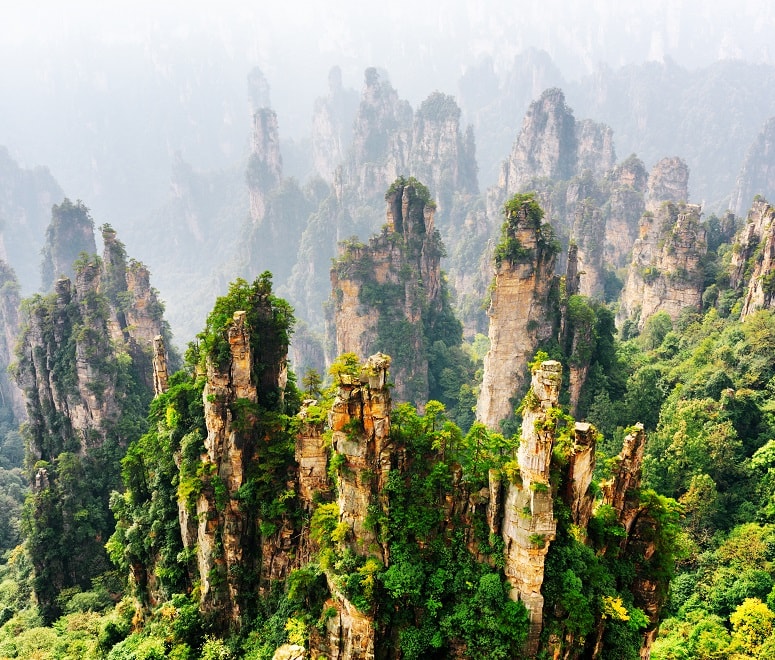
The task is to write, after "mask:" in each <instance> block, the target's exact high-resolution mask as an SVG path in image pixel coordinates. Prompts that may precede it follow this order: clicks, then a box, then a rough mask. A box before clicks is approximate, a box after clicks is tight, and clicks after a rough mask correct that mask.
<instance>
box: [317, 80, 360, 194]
mask: <svg viewBox="0 0 775 660" xmlns="http://www.w3.org/2000/svg"><path fill="white" fill-rule="evenodd" d="M357 108H358V95H357V94H356V92H354V91H353V90H350V89H345V88H344V87H342V70H341V69H340V68H339V67H338V66H335V67H333V68H332V69H331V71H329V73H328V94H326V96H323V97H320V98H318V99H316V100H315V106H314V108H313V110H312V166H313V168H314V170H315V172H316V173H317V174H318V176H320V177H322V178H323V179H324V180H325V181H327V182H329V183H331V182H332V181H333V180H334V173H335V172H336V168H337V167H339V166H340V165H341V164H342V162H343V160H344V158H345V155H346V154H347V151H348V149H349V147H350V143H351V142H352V134H353V120H354V119H355V112H356V110H357Z"/></svg>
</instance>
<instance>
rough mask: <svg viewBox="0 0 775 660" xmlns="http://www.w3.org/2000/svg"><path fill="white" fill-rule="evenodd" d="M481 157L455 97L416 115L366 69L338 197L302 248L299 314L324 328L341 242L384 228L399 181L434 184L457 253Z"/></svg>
mask: <svg viewBox="0 0 775 660" xmlns="http://www.w3.org/2000/svg"><path fill="white" fill-rule="evenodd" d="M474 151H475V145H474V140H473V133H472V132H471V131H468V132H466V131H465V130H463V128H462V127H461V125H460V109H459V108H458V106H457V104H456V103H455V101H454V99H453V98H452V97H449V96H445V95H443V94H439V93H435V94H432V95H431V96H430V97H429V98H428V99H427V100H426V101H425V102H423V104H422V105H421V106H420V108H419V109H418V110H417V112H413V111H412V108H411V106H410V105H409V103H408V102H407V101H405V100H402V99H401V98H400V97H399V95H398V93H397V92H396V90H395V89H394V88H393V87H392V86H391V84H390V82H389V81H388V80H386V79H384V78H383V77H382V76H381V75H380V74H379V73H378V72H377V70H376V69H373V68H370V69H367V70H366V73H365V82H364V87H363V91H362V94H361V101H360V105H359V107H358V112H357V114H356V117H355V121H354V127H353V136H352V145H351V147H350V149H349V151H348V153H347V155H346V158H345V159H344V161H343V164H342V166H341V167H340V168H338V169H337V170H336V172H335V174H334V177H333V185H332V188H333V192H332V194H331V195H330V196H329V197H328V198H326V199H325V200H324V201H322V203H320V202H318V205H317V211H314V212H312V214H311V215H309V222H308V223H307V225H306V228H305V229H304V230H303V232H301V238H300V240H299V242H298V246H299V247H298V252H297V253H296V260H295V265H294V267H293V274H292V276H291V278H290V282H289V284H290V287H289V288H290V292H291V293H290V297H291V300H292V302H293V304H294V306H295V308H296V309H297V310H298V311H299V315H300V316H302V317H303V318H305V319H306V320H307V321H308V322H309V323H310V324H311V325H312V326H313V328H314V329H320V327H321V325H322V323H321V321H322V317H321V309H322V304H323V302H324V300H323V299H322V298H321V297H320V294H321V291H323V290H324V289H325V279H326V277H327V274H328V270H329V268H330V259H331V258H332V257H334V256H335V255H336V252H337V244H338V242H341V241H342V240H345V239H348V238H350V237H352V236H359V237H361V238H362V239H363V237H365V236H368V235H371V234H372V233H373V232H375V231H377V230H378V229H379V225H380V221H379V218H380V217H382V210H381V209H382V205H383V198H384V192H385V190H386V189H387V188H388V187H389V186H390V185H391V183H392V182H393V181H394V180H395V179H396V178H398V177H414V178H418V179H421V180H422V181H423V182H424V183H425V184H426V185H427V186H428V188H429V189H430V194H431V196H433V198H434V199H435V200H436V201H437V202H438V208H437V215H436V225H437V227H438V228H439V230H440V232H441V233H442V237H443V238H444V239H445V240H450V243H449V245H450V246H451V248H452V249H454V246H453V243H455V242H456V241H458V240H460V230H461V228H462V226H463V224H464V222H465V220H466V218H467V216H468V213H469V211H470V210H471V207H472V206H473V205H474V204H475V201H476V195H475V192H476V190H477V189H478V184H477V176H476V162H475V158H474ZM453 227H454V229H453ZM485 242H486V238H485Z"/></svg>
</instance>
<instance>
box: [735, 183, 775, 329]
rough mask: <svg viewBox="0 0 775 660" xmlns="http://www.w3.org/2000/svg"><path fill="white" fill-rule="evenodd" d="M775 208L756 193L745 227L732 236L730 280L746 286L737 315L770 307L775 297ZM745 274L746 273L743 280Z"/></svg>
mask: <svg viewBox="0 0 775 660" xmlns="http://www.w3.org/2000/svg"><path fill="white" fill-rule="evenodd" d="M773 221H775V209H773V207H772V206H771V205H770V204H769V203H768V202H767V201H766V200H764V199H763V198H761V197H757V198H756V199H755V200H754V202H753V206H752V207H751V210H750V211H749V212H748V217H747V219H746V224H745V227H743V229H742V230H741V231H740V233H739V234H738V236H737V237H736V239H735V245H736V246H737V247H738V248H739V249H737V250H733V252H732V263H731V266H730V272H731V277H730V284H731V286H732V287H733V288H736V289H742V288H744V287H745V297H744V298H743V307H742V309H741V311H740V318H741V319H744V318H745V317H746V316H748V315H750V314H752V313H753V312H754V311H756V310H757V309H771V308H772V306H773V298H775V222H773ZM746 277H748V279H747V281H746Z"/></svg>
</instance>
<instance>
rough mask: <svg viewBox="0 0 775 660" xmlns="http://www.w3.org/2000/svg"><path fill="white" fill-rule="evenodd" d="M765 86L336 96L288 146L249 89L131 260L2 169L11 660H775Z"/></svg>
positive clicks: (2, 421) (23, 176)
mask: <svg viewBox="0 0 775 660" xmlns="http://www.w3.org/2000/svg"><path fill="white" fill-rule="evenodd" d="M544 55H545V54H544ZM773 75H775V73H773V71H772V70H771V68H769V67H762V68H756V67H749V66H748V65H744V64H742V63H740V64H739V65H738V64H731V63H726V64H723V65H722V64H717V65H714V66H712V67H709V68H707V69H703V70H699V71H695V72H688V71H685V70H683V69H681V68H680V67H678V66H677V65H675V64H674V63H672V62H669V61H668V62H664V63H662V64H660V65H654V66H645V65H644V66H643V67H637V66H629V67H625V68H623V69H620V70H617V71H615V72H614V71H609V70H603V71H601V72H600V73H599V74H597V75H596V77H594V79H593V78H592V77H588V78H584V79H582V80H581V81H577V82H575V83H573V82H568V83H567V84H566V81H564V80H563V79H562V76H561V75H560V74H559V72H558V71H556V70H555V69H554V68H553V65H551V61H550V60H548V59H547V57H544V56H543V55H541V54H539V53H536V52H530V53H528V54H525V55H524V56H523V58H521V59H519V58H518V59H517V60H515V61H514V63H513V64H511V65H510V66H509V67H508V71H507V72H506V73H505V74H504V72H503V71H499V72H498V74H497V75H496V72H495V69H493V62H492V60H490V59H483V60H482V61H481V62H480V63H479V64H478V65H476V66H472V67H470V68H469V69H468V70H467V72H466V74H465V75H464V76H463V77H462V78H461V81H460V88H461V89H460V91H461V95H460V105H458V100H457V99H456V98H455V97H453V96H451V95H448V94H445V93H442V92H439V91H435V92H433V93H431V94H429V95H428V96H427V97H426V98H425V99H424V100H423V101H422V102H420V103H418V104H416V105H415V107H412V105H410V103H409V101H407V100H406V99H404V98H402V97H401V96H400V95H399V93H398V91H397V90H396V89H395V88H394V87H393V85H392V84H391V82H390V80H389V78H388V76H387V73H386V72H385V71H384V70H382V69H378V68H376V67H369V68H367V69H366V70H365V71H364V72H363V87H362V90H361V92H360V94H358V93H356V92H355V91H354V90H352V89H349V88H347V87H346V86H345V85H344V84H343V82H342V72H341V70H339V69H338V68H334V69H332V70H331V72H330V73H329V77H328V90H327V92H326V93H325V94H323V95H321V96H320V97H319V98H318V99H317V100H316V101H315V104H314V109H313V116H312V133H311V136H310V137H309V138H308V139H306V141H304V140H301V141H299V142H297V143H289V142H288V141H285V140H281V139H280V136H281V128H282V127H283V124H282V117H278V114H277V113H276V112H275V110H274V109H273V108H272V107H271V104H270V99H269V84H268V81H267V79H266V78H265V77H264V74H263V73H262V71H260V70H259V69H257V68H256V69H253V70H252V71H251V72H250V74H249V76H248V92H249V94H248V96H249V100H250V106H251V108H250V109H251V122H250V125H249V126H245V127H243V130H242V133H243V134H247V135H248V136H249V149H247V151H246V153H243V154H241V155H240V156H239V157H237V158H234V159H233V161H232V162H231V163H230V164H228V165H224V166H223V167H222V168H221V169H218V170H212V171H205V170H197V169H195V168H193V167H192V166H191V165H190V164H189V163H188V162H187V161H186V160H185V159H184V158H183V156H182V155H181V154H180V153H176V154H175V156H174V158H173V162H172V164H171V186H170V191H169V193H168V196H167V197H166V201H165V198H164V196H163V195H157V196H156V197H155V198H154V199H155V200H156V201H155V202H154V203H156V204H157V206H156V208H155V209H151V208H150V206H149V204H150V202H148V200H143V201H142V204H140V203H138V205H139V206H142V205H145V206H146V207H147V208H144V210H143V213H144V217H143V219H142V221H140V222H138V223H136V224H133V225H132V226H129V227H126V228H125V227H123V226H120V223H116V226H117V228H118V229H117V228H114V226H113V225H112V224H110V223H108V222H107V221H106V218H99V221H100V224H99V225H97V223H95V219H94V218H93V217H92V211H91V210H90V209H89V206H88V205H87V202H85V201H83V200H80V199H75V200H71V199H70V198H68V197H67V196H65V194H64V192H63V190H62V189H61V188H60V187H59V185H58V184H57V182H56V181H55V180H54V178H53V176H51V174H50V173H49V172H48V171H47V170H45V169H42V168H35V169H28V168H26V167H24V166H23V165H19V164H18V163H16V162H15V161H14V159H13V158H12V156H11V154H10V153H9V152H7V151H5V150H0V193H2V194H0V367H2V370H0V504H1V506H0V660H2V659H4V658H20V659H30V660H31V659H33V658H34V659H49V658H50V659H69V658H84V659H91V658H93V659H107V660H152V659H157V658H176V659H178V660H185V659H194V658H204V659H221V660H228V659H237V658H249V659H266V660H303V659H307V658H310V659H324V658H325V659H328V660H355V659H363V660H377V659H379V660H382V659H385V660H387V659H406V660H410V659H426V658H481V659H492V660H495V659H500V658H538V659H548V658H553V659H559V658H562V659H563V660H565V659H567V660H571V659H583V658H589V659H606V660H607V659H611V660H613V659H616V660H630V659H631V660H639V659H643V660H647V659H648V658H652V659H654V660H690V659H694V658H698V659H703V660H711V659H714V660H721V659H726V658H729V659H734V660H764V659H769V658H772V657H775V207H773V206H771V205H770V203H769V202H768V201H767V199H766V198H765V197H766V195H771V194H775V189H770V186H772V185H773V180H772V176H771V174H770V173H771V171H775V169H773V166H772V164H771V162H770V161H771V150H770V149H769V144H770V142H771V135H770V134H771V130H772V126H774V125H775V124H773V120H772V119H770V120H769V121H767V116H768V114H769V115H771V114H773V113H775V104H773V101H772V99H771V98H770V97H771V89H772V86H771V85H768V84H767V81H768V80H771V78H772V76H773ZM528 79H529V80H531V81H532V85H533V86H540V87H541V88H540V89H536V90H533V93H532V95H530V94H528V93H527V92H525V91H524V90H523V88H526V87H527V86H526V84H525V81H526V80H528ZM762 80H764V82H763V83H762V82H761V81H762ZM719 81H724V85H725V86H726V87H727V88H729V89H732V90H734V92H735V93H734V94H732V96H734V98H733V99H732V100H731V101H730V104H729V108H728V107H727V106H725V105H724V104H718V103H716V104H711V103H708V104H705V105H702V104H700V103H696V102H695V101H696V95H697V94H700V92H702V91H703V90H705V89H706V88H711V89H714V90H715V89H716V88H717V87H716V85H717V84H718V83H719ZM591 82H594V84H591ZM544 83H546V84H544ZM559 84H563V87H564V88H565V89H566V90H568V97H569V98H573V99H574V102H576V103H577V107H580V108H581V109H582V110H583V111H585V112H588V113H590V114H594V115H595V116H596V118H597V119H606V120H608V121H610V122H611V123H612V124H616V131H617V132H616V134H615V132H614V130H613V129H612V127H611V126H609V125H607V124H604V123H599V122H598V121H596V120H593V119H579V118H577V116H576V114H575V113H574V110H573V109H572V108H571V107H570V106H569V105H568V103H567V102H566V96H565V92H564V91H563V90H562V89H560V88H559V87H557V86H554V85H559ZM544 87H546V88H545V89H544ZM665 90H669V91H670V94H666V95H665V96H661V95H662V94H664V93H665ZM619 96H621V97H626V98H627V104H629V105H627V104H625V105H624V106H621V107H620V106H616V107H614V105H615V104H613V102H612V98H613V97H619ZM652 97H654V98H656V97H659V99H660V103H656V105H655V102H654V101H653V98H652ZM702 98H705V97H702ZM741 99H743V100H741ZM744 99H748V101H749V102H744ZM700 105H702V107H703V109H702V111H699V110H697V107H698V106H700ZM656 106H658V109H657V110H655V107H656ZM515 107H516V108H518V109H519V114H518V115H514V108H515ZM730 108H731V109H730ZM523 110H524V113H523ZM675 117H681V118H682V119H681V120H680V121H678V120H675V119H674V118H675ZM520 118H521V120H522V123H521V128H520V127H518V126H517V124H518V123H519V122H518V120H519V119H520ZM466 122H470V123H469V124H467V123H466ZM694 125H699V126H700V127H701V128H702V130H707V131H711V129H713V130H715V131H716V132H717V133H719V134H721V133H723V136H721V137H719V139H718V141H717V144H715V146H714V145H710V143H709V142H708V141H704V142H702V143H694V142H692V141H691V139H690V138H689V137H687V136H688V135H689V132H687V133H686V135H687V136H684V135H683V133H681V131H682V128H681V127H686V126H694ZM762 125H763V128H762V129H761V132H760V133H759V135H758V136H756V135H755V133H756V130H759V128H760V127H762ZM720 126H721V127H723V128H719V127H720ZM488 127H489V128H488ZM100 130H102V129H100ZM230 131H231V129H230ZM232 132H234V131H232ZM678 133H681V136H682V137H681V140H680V141H679V140H677V138H676V139H674V138H675V136H676V135H677V134H678ZM230 134H231V132H230ZM615 135H616V138H617V140H618V144H620V145H621V144H624V145H625V146H626V147H627V148H628V149H629V148H637V149H638V150H639V154H635V153H633V154H630V155H628V156H626V157H625V158H621V157H620V156H618V155H617V151H616V148H615V147H616V145H615V141H614V136H615ZM243 137H244V135H243ZM210 139H213V140H214V139H215V138H214V137H213V136H209V137H208V140H210ZM224 139H225V138H224ZM204 142H207V141H204ZM204 142H203V144H204ZM673 144H675V145H678V147H680V149H681V150H682V151H683V156H679V155H673V154H670V155H666V154H665V153H663V152H664V151H665V149H668V148H672V145H673ZM719 145H723V147H722V146H719ZM678 147H676V148H678ZM202 148H203V149H205V146H203V147H202ZM509 148H510V151H509ZM746 149H747V150H748V152H747V155H745V152H746ZM720 150H721V151H723V153H720ZM684 156H685V158H686V160H684ZM501 159H502V160H501ZM733 161H734V162H733ZM741 161H742V162H741ZM480 168H481V171H482V174H481V180H480ZM496 170H499V174H496V173H495V172H496ZM690 173H691V177H692V178H691V182H692V183H691V185H690ZM149 176H150V175H149ZM119 178H120V177H119ZM139 180H140V179H138V181H139ZM154 181H155V183H154V185H158V183H159V181H158V180H157V179H155V180H154ZM485 186H486V189H485ZM695 190H696V191H699V192H698V193H695V194H693V195H691V196H690V191H695ZM699 196H701V197H703V198H704V199H705V200H710V201H708V202H703V203H698V202H697V199H696V198H697V197H699ZM87 201H88V200H87ZM139 206H138V208H139ZM137 212H138V213H139V211H137ZM96 215H97V214H96V213H95V216H96ZM119 235H121V240H120V239H119ZM138 236H142V237H143V243H144V244H143V247H142V252H143V257H144V258H146V257H147V258H148V259H149V263H151V262H152V263H151V266H152V268H149V267H148V266H147V265H146V264H145V263H143V262H141V261H139V260H138V259H136V258H133V257H131V256H130V254H129V252H130V250H129V248H128V247H127V245H125V243H124V242H123V240H127V241H128V242H130V243H131V240H130V239H134V240H135V242H137V241H136V239H137V237H138ZM98 241H101V249H99V246H98ZM40 248H42V249H40ZM39 257H40V259H39ZM36 259H39V261H40V262H41V264H40V271H39V274H40V277H38V276H37V275H36V274H35V273H34V272H33V271H34V267H32V266H31V265H30V264H31V263H33V262H34V261H35V260H36ZM151 270H153V271H154V273H153V275H152V273H151ZM157 272H160V273H161V276H160V277H159V278H158V279H157ZM152 280H153V283H154V284H156V283H158V281H162V282H164V284H165V286H166V285H167V284H170V288H169V290H167V289H166V288H163V289H162V292H163V293H164V294H165V295H166V296H167V299H166V304H165V302H163V301H162V292H160V291H158V290H157V289H156V288H155V287H154V286H152ZM32 291H35V293H31V294H30V292H32ZM168 309H170V311H171V312H172V313H171V314H170V313H168ZM171 324H172V325H171ZM173 329H174V330H175V332H176V333H177V334H176V336H173V333H172V330H173ZM189 340H190V341H189Z"/></svg>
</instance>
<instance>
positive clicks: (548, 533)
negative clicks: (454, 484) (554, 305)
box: [502, 361, 562, 655]
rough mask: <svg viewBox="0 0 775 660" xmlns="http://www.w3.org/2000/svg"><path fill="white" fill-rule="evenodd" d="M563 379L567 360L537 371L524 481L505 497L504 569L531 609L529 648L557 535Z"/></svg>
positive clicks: (528, 411)
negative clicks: (554, 461) (556, 415)
mask: <svg viewBox="0 0 775 660" xmlns="http://www.w3.org/2000/svg"><path fill="white" fill-rule="evenodd" d="M561 384H562V365H561V364H560V363H559V362H555V361H547V362H544V363H542V364H541V365H540V366H539V367H538V368H537V369H535V370H534V371H533V377H532V383H531V386H530V390H529V391H528V395H527V397H526V398H525V405H524V407H523V412H522V434H521V440H520V444H519V450H518V452H517V461H518V462H519V480H518V481H517V483H512V484H510V485H509V487H508V490H507V493H506V498H505V502H504V514H503V531H502V535H503V541H504V543H505V547H506V550H505V552H506V566H505V568H504V572H505V573H506V577H507V578H508V580H509V582H510V583H511V585H512V587H513V590H512V598H514V599H515V600H516V599H517V598H518V599H519V600H521V601H522V602H523V603H524V604H525V607H527V609H528V612H529V614H530V630H529V633H528V642H527V646H526V648H525V651H526V653H527V654H528V655H534V654H535V653H536V652H537V650H538V642H539V636H540V634H541V627H542V622H543V607H544V597H543V595H542V593H541V585H542V584H543V581H544V561H545V559H546V554H547V552H549V544H550V542H551V541H552V540H553V539H554V535H555V532H556V530H557V521H556V520H555V519H554V500H553V494H552V488H551V486H550V484H549V467H550V463H551V457H552V446H553V444H554V437H555V425H556V421H555V420H554V419H553V418H552V417H551V415H550V411H551V410H552V409H553V408H555V407H556V406H557V402H558V400H559V396H560V386H561Z"/></svg>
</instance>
